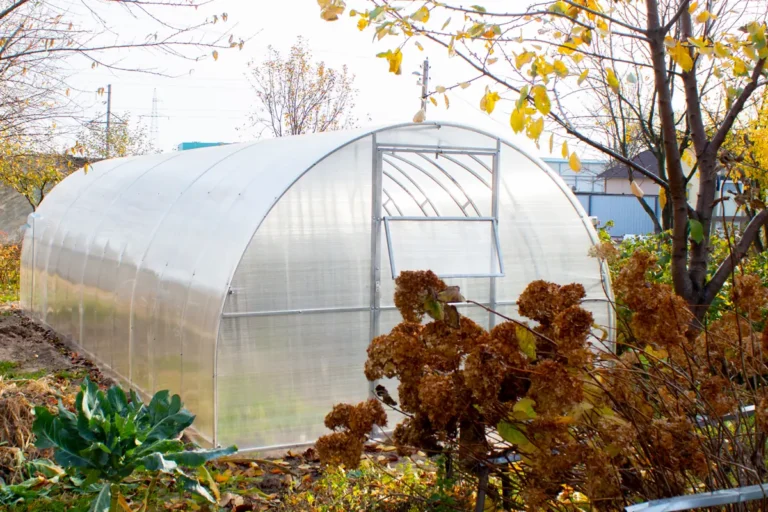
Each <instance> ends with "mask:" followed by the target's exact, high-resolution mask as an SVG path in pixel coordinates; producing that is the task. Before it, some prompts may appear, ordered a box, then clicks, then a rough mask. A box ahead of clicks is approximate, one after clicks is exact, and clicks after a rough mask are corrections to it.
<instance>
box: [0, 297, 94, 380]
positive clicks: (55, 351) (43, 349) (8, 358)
mask: <svg viewBox="0 0 768 512" xmlns="http://www.w3.org/2000/svg"><path fill="white" fill-rule="evenodd" d="M2 363H11V364H13V372H14V373H16V374H34V373H40V374H43V375H56V374H60V373H62V372H72V373H77V372H85V373H88V374H89V375H90V376H91V378H92V380H95V381H96V382H100V383H105V379H104V376H103V375H102V374H101V372H100V371H99V370H98V369H97V368H96V366H95V365H94V364H93V363H91V362H90V361H89V360H87V359H85V358H83V357H81V356H80V355H78V354H77V353H76V352H74V351H72V350H71V349H70V348H69V346H68V345H67V344H66V343H64V342H63V341H62V340H61V339H60V338H59V337H58V335H57V334H56V333H55V332H53V331H52V330H51V329H48V328H46V327H45V326H43V325H40V324H38V323H36V322H34V321H32V320H31V319H29V318H28V317H26V316H24V315H23V314H22V313H21V311H20V310H19V309H18V308H17V307H15V306H14V305H11V306H3V307H2V308H1V309H0V364H2Z"/></svg>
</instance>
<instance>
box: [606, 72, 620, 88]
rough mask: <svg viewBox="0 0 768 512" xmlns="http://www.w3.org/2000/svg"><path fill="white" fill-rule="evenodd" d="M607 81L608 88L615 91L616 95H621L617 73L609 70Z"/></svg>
mask: <svg viewBox="0 0 768 512" xmlns="http://www.w3.org/2000/svg"><path fill="white" fill-rule="evenodd" d="M605 72H606V80H607V81H608V87H610V88H611V90H613V92H615V93H616V94H618V93H619V78H618V77H617V76H616V72H615V71H614V70H613V69H611V68H608V69H606V71H605Z"/></svg>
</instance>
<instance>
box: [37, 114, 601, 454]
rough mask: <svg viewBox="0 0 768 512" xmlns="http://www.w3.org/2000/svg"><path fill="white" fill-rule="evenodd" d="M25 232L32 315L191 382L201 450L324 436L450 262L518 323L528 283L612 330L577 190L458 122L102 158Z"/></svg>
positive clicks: (187, 398) (52, 199)
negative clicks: (412, 295)
mask: <svg viewBox="0 0 768 512" xmlns="http://www.w3.org/2000/svg"><path fill="white" fill-rule="evenodd" d="M29 226H30V227H29V229H27V232H26V233H25V240H24V247H23V252H22V304H23V307H24V309H25V310H27V311H29V312H30V313H32V314H33V315H34V316H35V317H37V318H38V319H40V320H41V321H43V322H44V323H47V324H48V325H50V326H51V327H52V328H54V329H55V330H56V331H57V332H59V333H60V334H62V335H64V336H66V337H69V338H71V339H72V340H73V341H74V342H76V343H77V344H78V345H79V346H80V347H81V348H82V350H83V351H84V352H86V353H87V354H89V355H91V356H92V357H93V358H94V359H95V360H96V361H97V362H98V363H99V365H100V366H102V367H103V368H105V369H107V370H109V371H111V372H113V373H115V374H116V375H117V376H118V377H119V378H120V379H121V380H122V381H123V382H124V383H126V384H129V385H131V386H133V387H134V388H136V389H137V390H139V391H140V392H142V393H144V395H145V396H148V395H150V394H152V393H153V392H155V391H158V390H160V389H170V390H171V391H172V392H176V393H180V394H181V396H182V399H183V400H184V402H185V405H186V406H187V407H188V408H189V409H190V410H192V412H194V413H195V414H196V415H197V420H196V422H195V427H196V429H197V431H198V432H199V433H200V435H201V439H202V440H203V441H204V442H205V444H219V445H223V444H231V443H237V444H238V445H239V446H240V447H241V448H244V449H261V450H263V449H268V448H279V447H290V446H296V445H300V444H305V443H311V442H313V441H314V440H315V439H316V438H317V437H318V436H319V435H322V434H323V433H325V429H324V427H323V424H322V423H323V421H322V420H323V417H324V415H325V414H326V413H327V412H328V411H329V410H330V408H331V407H332V405H333V404H335V403H338V402H357V401H359V400H362V399H365V398H367V397H368V396H369V383H368V382H367V381H366V380H365V378H364V375H363V371H362V369H363V364H364V361H365V358H366V347H367V346H368V343H369V341H370V339H371V338H372V337H373V336H376V335H377V334H379V333H384V332H387V331H388V330H389V329H391V328H392V327H393V326H394V325H395V324H397V323H398V322H399V315H398V313H397V311H396V310H395V308H394V305H393V302H392V296H393V293H394V280H393V278H394V277H395V275H396V274H397V273H398V272H400V271H402V270H409V269H414V270H415V269H423V268H426V267H430V268H434V269H435V270H436V271H438V272H439V273H440V274H441V275H444V276H450V277H446V281H447V282H449V283H450V284H456V285H459V286H461V288H462V291H463V292H464V294H465V296H467V297H469V298H471V299H473V300H477V301H478V302H480V303H483V304H486V305H488V306H491V307H495V308H496V309H498V310H499V311H500V312H501V313H504V314H507V315H509V316H513V317H516V316H517V313H516V307H515V300H516V299H517V297H518V296H519V294H520V292H521V291H522V290H523V289H524V287H525V286H526V285H527V284H528V283H529V282H530V281H532V280H535V279H547V280H550V281H554V282H558V283H560V284H565V283H569V282H580V283H582V284H584V286H585V288H586V289H587V293H588V302H587V305H588V307H589V308H590V309H591V310H592V311H593V313H594V314H595V317H596V319H597V321H598V323H600V324H602V325H606V326H611V325H612V316H611V310H610V308H609V306H608V304H607V302H606V299H610V283H609V282H608V278H607V274H606V272H605V269H604V268H603V267H602V266H601V265H600V263H599V262H598V261H597V260H596V259H594V258H591V257H590V256H589V255H588V252H589V249H590V248H591V247H592V245H593V243H594V242H595V241H596V234H595V232H594V229H593V228H592V226H591V224H590V223H589V221H588V219H587V217H586V214H585V213H584V211H583V209H582V208H581V206H580V205H579V204H578V201H577V200H576V199H575V198H574V197H573V196H572V195H571V194H570V192H569V191H568V190H567V187H565V185H564V184H563V183H562V181H561V180H560V179H559V178H558V177H557V176H555V175H553V173H552V172H551V171H550V170H549V168H548V167H547V166H546V165H545V164H543V163H541V162H540V161H538V160H536V159H534V158H530V157H529V156H527V155H525V154H524V153H523V152H521V151H519V150H518V149H516V148H514V147H513V146H512V145H510V144H508V143H505V142H503V141H501V140H500V139H499V138H498V137H495V136H493V135H490V134H486V133H483V132H480V131H477V130H474V129H468V128H464V127H460V126H454V125H450V124H443V123H427V124H422V125H411V124H408V125H398V126H392V127H387V128H384V129H379V130H370V129H361V130H357V131H352V132H334V133H327V134H314V135H308V136H299V137H287V138H283V139H272V140H265V141H259V142H256V143H250V144H240V145H232V146H223V147H217V148H210V149H199V150H195V151H189V152H180V153H175V154H167V155H153V156H150V157H140V158H129V159H118V160H110V161H105V162H101V163H99V164H96V165H95V166H94V169H93V171H91V172H89V173H88V174H85V173H83V172H82V171H80V172H78V173H75V174H74V175H72V176H70V177H68V178H67V179H65V180H64V181H63V182H62V183H61V184H60V185H58V186H57V187H56V188H55V189H54V190H53V191H52V193H51V194H50V195H49V196H48V198H47V199H46V200H45V201H44V203H43V204H42V205H41V207H40V209H39V210H38V213H37V214H35V215H33V216H31V217H30V219H29ZM461 311H462V313H463V314H465V315H467V316H469V317H470V318H472V319H473V320H475V321H477V322H478V323H480V324H481V325H484V326H486V327H490V326H491V325H492V323H493V322H495V319H494V318H493V317H492V316H490V315H489V314H488V313H487V312H486V311H484V310H482V309H480V308H477V307H469V306H462V307H461ZM387 385H388V386H389V387H390V389H391V390H392V391H394V388H395V387H396V383H387ZM396 419H397V418H396V417H394V416H393V417H392V418H391V421H394V420H396Z"/></svg>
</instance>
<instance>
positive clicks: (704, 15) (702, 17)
mask: <svg viewBox="0 0 768 512" xmlns="http://www.w3.org/2000/svg"><path fill="white" fill-rule="evenodd" d="M710 19H715V17H714V16H712V13H711V12H709V11H701V12H700V13H699V14H698V16H696V21H697V22H698V23H706V22H707V21H709V20H710Z"/></svg>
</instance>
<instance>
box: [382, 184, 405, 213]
mask: <svg viewBox="0 0 768 512" xmlns="http://www.w3.org/2000/svg"><path fill="white" fill-rule="evenodd" d="M381 191H382V193H383V194H384V195H385V196H387V200H386V201H385V202H384V203H383V204H382V205H381V206H382V207H383V208H384V210H386V212H387V215H392V214H391V213H390V211H389V208H387V203H388V202H389V203H392V204H393V205H394V207H395V210H397V214H398V215H402V214H403V212H402V211H401V210H400V207H399V206H397V202H396V201H395V200H394V199H392V196H391V195H389V192H387V189H385V188H384V187H381Z"/></svg>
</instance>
